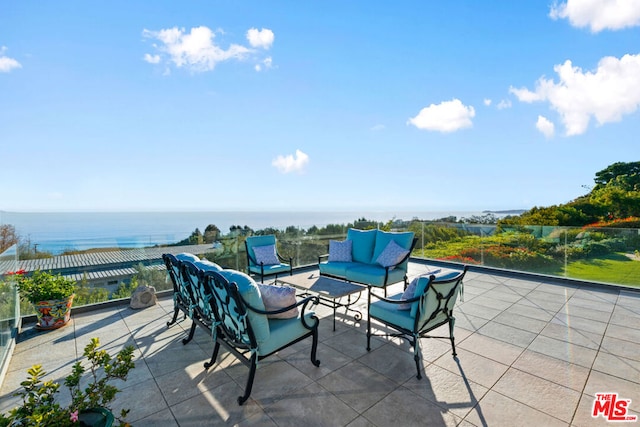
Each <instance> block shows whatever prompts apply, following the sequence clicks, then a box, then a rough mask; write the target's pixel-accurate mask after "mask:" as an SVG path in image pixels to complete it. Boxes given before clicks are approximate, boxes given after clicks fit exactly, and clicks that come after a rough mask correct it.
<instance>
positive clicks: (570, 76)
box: [509, 54, 640, 135]
mask: <svg viewBox="0 0 640 427" xmlns="http://www.w3.org/2000/svg"><path fill="white" fill-rule="evenodd" d="M554 71H555V72H556V73H557V74H558V77H559V80H560V81H559V82H558V83H556V82H554V81H553V80H551V79H546V78H544V77H541V78H540V79H539V80H538V81H537V83H536V89H535V91H530V90H529V89H525V88H523V89H515V88H510V89H509V91H510V92H511V93H513V94H515V95H516V96H517V97H518V99H519V100H520V101H523V102H533V101H548V102H549V104H550V106H551V108H553V109H554V110H556V111H557V112H558V113H559V114H560V116H561V119H562V122H563V124H564V126H565V128H566V134H567V135H580V134H582V133H584V132H585V131H586V130H587V127H588V125H589V121H590V120H591V117H592V116H593V118H595V119H596V121H597V122H598V124H600V125H602V124H605V123H610V122H617V121H620V120H622V116H624V115H626V114H631V113H633V112H635V111H636V110H637V109H638V108H639V107H640V54H638V55H625V56H623V57H622V58H620V59H618V58H615V57H611V56H607V57H604V58H602V59H601V60H600V62H599V63H598V68H597V69H596V70H595V71H582V69H581V68H580V67H574V66H572V64H571V61H566V62H565V63H564V64H561V65H556V66H555V67H554Z"/></svg>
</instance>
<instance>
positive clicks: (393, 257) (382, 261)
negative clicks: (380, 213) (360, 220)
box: [318, 228, 417, 294]
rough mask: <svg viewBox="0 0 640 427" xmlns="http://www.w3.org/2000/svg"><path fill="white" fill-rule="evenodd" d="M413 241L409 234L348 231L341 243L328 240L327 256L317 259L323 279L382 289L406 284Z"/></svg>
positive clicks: (414, 242)
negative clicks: (325, 277) (330, 278)
mask: <svg viewBox="0 0 640 427" xmlns="http://www.w3.org/2000/svg"><path fill="white" fill-rule="evenodd" d="M416 242H417V239H416V238H415V237H414V233H413V232H410V231H408V232H400V233H395V232H387V231H382V230H358V229H355V228H350V229H349V230H348V231H347V238H346V239H345V240H344V241H336V240H331V241H330V242H329V253H328V254H326V255H321V256H320V257H319V259H318V268H319V270H320V274H321V275H323V276H329V277H334V278H338V279H342V280H346V281H348V282H355V283H361V284H364V285H367V286H374V287H377V288H385V294H386V287H387V286H388V285H391V284H393V283H398V282H402V281H404V284H405V287H406V286H407V284H408V280H407V267H408V264H409V256H410V255H411V251H412V250H413V248H414V247H415V245H416Z"/></svg>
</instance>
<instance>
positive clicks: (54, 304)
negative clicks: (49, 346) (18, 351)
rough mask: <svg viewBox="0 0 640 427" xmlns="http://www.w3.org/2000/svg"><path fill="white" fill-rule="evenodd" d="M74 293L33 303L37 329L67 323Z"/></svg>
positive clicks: (51, 327)
mask: <svg viewBox="0 0 640 427" xmlns="http://www.w3.org/2000/svg"><path fill="white" fill-rule="evenodd" d="M73 297H75V294H73V295H71V296H69V297H67V298H66V299H62V300H48V301H40V302H38V303H36V304H33V307H34V308H35V310H36V315H37V316H38V323H37V324H36V328H37V329H41V330H48V329H58V328H61V327H63V326H64V325H66V324H67V323H69V320H70V319H71V305H72V304H73Z"/></svg>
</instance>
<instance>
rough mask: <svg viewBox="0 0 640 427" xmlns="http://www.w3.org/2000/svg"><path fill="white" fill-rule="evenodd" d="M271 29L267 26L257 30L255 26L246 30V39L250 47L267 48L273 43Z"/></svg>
mask: <svg viewBox="0 0 640 427" xmlns="http://www.w3.org/2000/svg"><path fill="white" fill-rule="evenodd" d="M274 38H275V37H274V35H273V31H271V30H269V29H268V28H263V29H262V30H258V29H257V28H251V29H250V30H249V31H247V40H248V41H249V44H250V45H251V46H252V47H261V48H263V49H269V48H270V47H271V45H272V44H273V39H274Z"/></svg>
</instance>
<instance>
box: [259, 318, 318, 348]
mask: <svg viewBox="0 0 640 427" xmlns="http://www.w3.org/2000/svg"><path fill="white" fill-rule="evenodd" d="M314 315H315V313H314V312H313V311H305V314H304V316H305V321H306V322H307V324H308V325H313V324H315V323H316V320H314V319H312V317H311V316H314ZM309 332H310V330H309V329H307V328H305V327H304V324H303V323H302V319H301V316H300V315H298V316H297V317H295V318H292V319H269V334H270V338H269V341H266V342H263V343H261V344H260V345H259V346H258V355H259V356H266V355H268V354H271V353H273V352H274V351H276V350H278V349H279V348H280V347H283V346H285V345H287V344H289V343H291V342H292V341H295V340H296V339H298V338H301V337H303V336H305V335H306V334H308V333H309Z"/></svg>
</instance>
